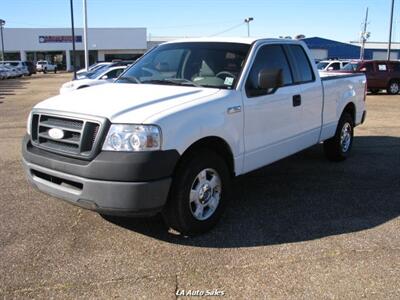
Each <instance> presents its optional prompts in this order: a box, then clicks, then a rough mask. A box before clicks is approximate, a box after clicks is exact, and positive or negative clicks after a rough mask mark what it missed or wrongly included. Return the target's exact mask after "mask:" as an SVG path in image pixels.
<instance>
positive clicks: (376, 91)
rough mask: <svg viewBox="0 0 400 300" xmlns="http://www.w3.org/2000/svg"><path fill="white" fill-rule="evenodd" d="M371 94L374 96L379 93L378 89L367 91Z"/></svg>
mask: <svg viewBox="0 0 400 300" xmlns="http://www.w3.org/2000/svg"><path fill="white" fill-rule="evenodd" d="M369 91H370V93H371V94H373V95H376V94H378V93H379V89H370V90H369Z"/></svg>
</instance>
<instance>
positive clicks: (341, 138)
mask: <svg viewBox="0 0 400 300" xmlns="http://www.w3.org/2000/svg"><path fill="white" fill-rule="evenodd" d="M353 137H354V120H353V118H352V117H351V115H350V114H349V113H346V112H345V113H343V114H342V116H341V118H340V120H339V124H338V127H337V128H336V133H335V136H333V137H332V138H330V139H328V140H326V141H324V152H325V155H326V157H327V158H328V159H329V160H331V161H343V160H345V159H346V158H347V157H348V156H349V153H350V150H351V147H352V146H353Z"/></svg>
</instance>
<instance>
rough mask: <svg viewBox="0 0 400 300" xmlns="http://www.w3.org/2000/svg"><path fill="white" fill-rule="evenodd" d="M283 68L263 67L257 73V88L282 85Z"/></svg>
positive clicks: (272, 87) (271, 87)
mask: <svg viewBox="0 0 400 300" xmlns="http://www.w3.org/2000/svg"><path fill="white" fill-rule="evenodd" d="M282 71H283V70H282V69H275V70H267V69H263V70H261V71H260V73H258V88H259V89H262V90H269V89H273V90H276V89H277V88H279V87H281V86H283V74H282V73H283V72H282Z"/></svg>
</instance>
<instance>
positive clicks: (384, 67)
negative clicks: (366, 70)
mask: <svg viewBox="0 0 400 300" xmlns="http://www.w3.org/2000/svg"><path fill="white" fill-rule="evenodd" d="M378 71H380V72H386V71H387V66H386V64H382V63H380V64H378Z"/></svg>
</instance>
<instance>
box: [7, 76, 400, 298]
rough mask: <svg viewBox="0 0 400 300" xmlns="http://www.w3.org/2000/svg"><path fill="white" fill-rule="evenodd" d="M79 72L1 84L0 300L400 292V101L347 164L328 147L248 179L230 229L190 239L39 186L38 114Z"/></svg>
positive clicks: (373, 118)
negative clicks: (29, 158)
mask: <svg viewBox="0 0 400 300" xmlns="http://www.w3.org/2000/svg"><path fill="white" fill-rule="evenodd" d="M70 78H71V75H70V74H45V75H43V74H38V75H33V76H32V77H31V78H23V79H16V80H7V81H1V82H0V153H1V154H0V206H1V209H0V298H5V299H9V298H49V297H52V298H56V299H57V298H62V299H68V298H94V297H95V298H111V297H117V298H118V297H120V298H135V299H138V298H150V299H154V298H163V299H174V298H175V297H176V296H175V291H176V290H183V289H184V290H204V291H205V290H209V291H213V290H215V289H218V290H219V291H224V295H225V297H226V298H247V299H255V298H281V299H282V298H284V299H298V298H303V299H310V298H319V299H320V298H324V299H338V298H341V299H343V298H352V299H355V298H357V299H359V298H364V297H365V298H370V299H377V298H380V299H383V298H385V299H399V298H400V284H399V282H400V217H399V216H400V96H387V95H385V94H382V95H376V96H368V99H367V105H368V110H369V111H368V116H367V121H366V123H365V124H364V125H362V126H360V127H358V128H357V129H356V137H355V141H354V148H353V155H352V157H351V158H350V159H349V160H347V161H346V162H343V163H332V162H328V161H327V160H325V158H324V156H323V153H322V148H321V146H320V145H318V146H315V147H313V148H311V149H308V150H306V151H303V152H302V153H300V154H297V155H295V156H292V157H290V158H287V159H285V160H283V161H280V162H278V163H275V164H273V165H271V166H268V167H266V168H263V169H261V170H259V171H256V172H253V173H251V174H248V175H246V176H242V177H240V178H238V179H237V181H236V184H235V189H236V191H235V193H234V194H235V197H234V199H232V201H231V202H230V205H229V208H228V211H227V213H226V214H225V216H224V218H223V220H222V222H221V223H220V224H219V225H218V226H217V228H216V229H215V230H213V231H212V232H210V233H208V234H206V235H203V236H200V237H197V238H193V239H184V238H181V237H179V236H175V235H173V234H170V233H168V232H167V229H166V228H165V227H164V226H163V224H162V222H161V219H160V218H159V217H154V218H151V219H122V218H119V219H118V218H105V217H102V216H100V215H98V214H96V213H93V212H89V211H86V210H82V209H79V208H77V207H74V206H72V205H69V204H66V203H64V202H62V201H59V200H55V199H54V198H52V197H49V196H46V195H44V194H41V193H39V192H36V191H35V190H33V189H32V188H30V187H29V186H28V184H27V183H26V180H25V178H24V174H23V170H22V167H21V162H20V160H21V155H20V142H21V138H22V136H23V135H24V133H25V131H26V129H25V127H26V117H27V115H28V112H29V111H30V109H31V108H32V106H33V105H34V104H35V103H37V102H39V101H41V100H43V99H45V98H48V97H49V96H52V95H56V94H57V93H58V89H59V87H60V86H61V84H62V83H63V82H65V81H67V80H69V79H70Z"/></svg>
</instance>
